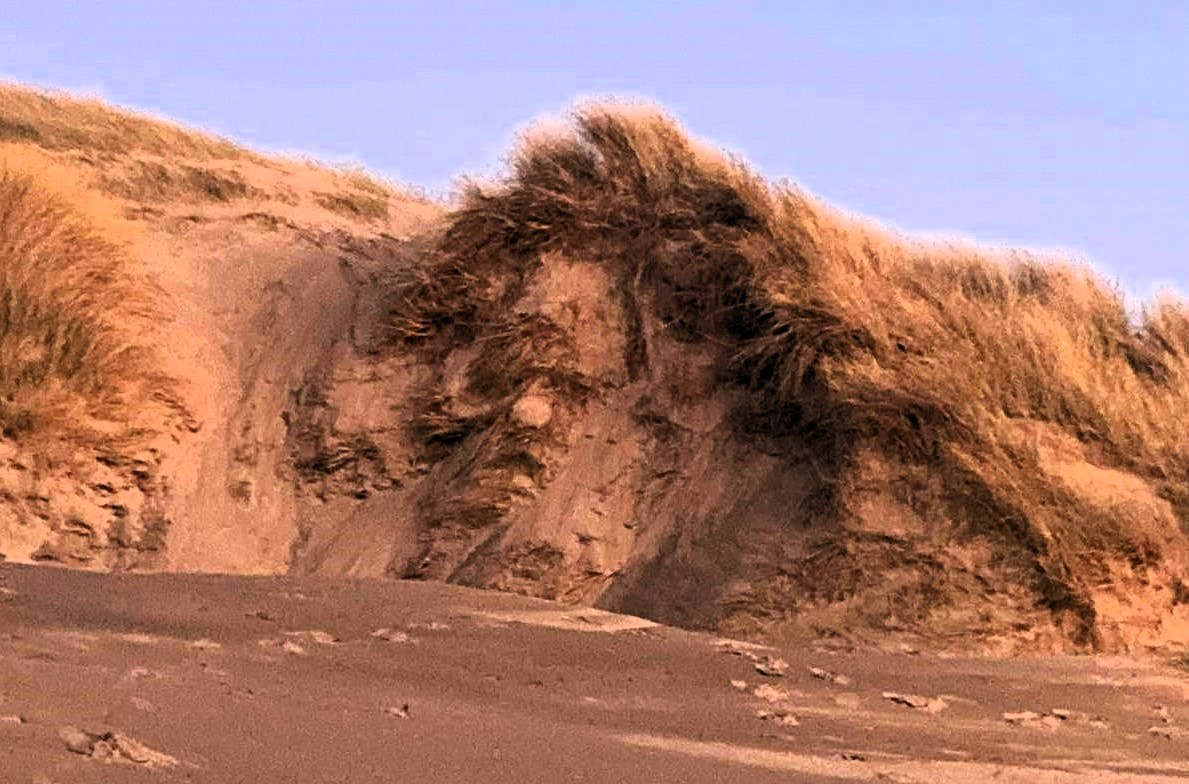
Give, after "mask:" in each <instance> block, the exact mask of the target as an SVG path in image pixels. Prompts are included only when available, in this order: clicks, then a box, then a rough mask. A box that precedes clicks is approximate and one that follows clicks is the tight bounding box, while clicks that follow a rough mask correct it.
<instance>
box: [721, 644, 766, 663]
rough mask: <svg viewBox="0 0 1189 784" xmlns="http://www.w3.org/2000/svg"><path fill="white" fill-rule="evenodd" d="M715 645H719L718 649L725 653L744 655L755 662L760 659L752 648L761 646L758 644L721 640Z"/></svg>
mask: <svg viewBox="0 0 1189 784" xmlns="http://www.w3.org/2000/svg"><path fill="white" fill-rule="evenodd" d="M715 645H716V646H717V647H718V650H720V651H721V652H723V653H726V654H730V655H731V656H742V657H743V658H745V659H747V660H749V661H753V662H758V661H760V657H759V656H758V655H756V654H755V653H753V652H752V650H751V649H753V648H759V647H760V646H758V645H753V644H752V643H746V642H739V641H738V640H720V641H718V642H717V643H715Z"/></svg>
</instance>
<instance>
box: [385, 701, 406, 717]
mask: <svg viewBox="0 0 1189 784" xmlns="http://www.w3.org/2000/svg"><path fill="white" fill-rule="evenodd" d="M384 712H385V713H387V714H388V715H389V716H395V717H396V718H398V719H407V718H409V706H408V704H407V703H406V704H404V705H402V706H400V707H399V708H385V709H384Z"/></svg>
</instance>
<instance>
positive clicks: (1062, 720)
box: [1003, 708, 1110, 730]
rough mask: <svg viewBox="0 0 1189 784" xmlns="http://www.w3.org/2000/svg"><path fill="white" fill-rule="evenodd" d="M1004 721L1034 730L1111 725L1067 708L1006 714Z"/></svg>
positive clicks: (1096, 727)
mask: <svg viewBox="0 0 1189 784" xmlns="http://www.w3.org/2000/svg"><path fill="white" fill-rule="evenodd" d="M1003 720H1004V721H1006V722H1007V723H1008V724H1015V725H1018V726H1024V727H1032V728H1034V729H1050V730H1052V729H1057V728H1058V727H1060V726H1061V725H1063V724H1068V723H1073V722H1076V723H1078V724H1085V725H1087V726H1090V727H1093V728H1094V729H1107V728H1108V727H1109V726H1110V725H1109V724H1108V723H1107V721H1106V719H1104V718H1102V717H1101V716H1095V717H1093V718H1091V717H1090V715H1089V714H1086V713H1082V712H1080V711H1073V710H1068V709H1066V708H1053V709H1052V710H1050V711H1049V712H1047V713H1037V712H1036V711H1020V712H1018V713H1004V714H1003Z"/></svg>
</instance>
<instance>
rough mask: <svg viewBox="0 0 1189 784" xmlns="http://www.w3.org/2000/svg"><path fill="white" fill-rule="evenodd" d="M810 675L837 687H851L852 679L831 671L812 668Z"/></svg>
mask: <svg viewBox="0 0 1189 784" xmlns="http://www.w3.org/2000/svg"><path fill="white" fill-rule="evenodd" d="M809 674H810V675H812V676H813V677H815V678H817V679H818V680H819V681H828V682H830V683H833V684H834V685H835V686H850V678H848V677H846V676H845V675H841V674H839V673H837V672H831V671H830V670H823V669H822V668H821V667H810V668H809Z"/></svg>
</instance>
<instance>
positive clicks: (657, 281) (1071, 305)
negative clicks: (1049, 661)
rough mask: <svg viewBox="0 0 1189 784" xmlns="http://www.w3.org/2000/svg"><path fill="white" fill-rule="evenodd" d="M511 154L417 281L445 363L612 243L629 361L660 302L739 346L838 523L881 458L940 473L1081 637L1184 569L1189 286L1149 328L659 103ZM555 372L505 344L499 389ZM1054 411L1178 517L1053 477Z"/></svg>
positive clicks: (406, 289)
mask: <svg viewBox="0 0 1189 784" xmlns="http://www.w3.org/2000/svg"><path fill="white" fill-rule="evenodd" d="M510 163H511V171H510V174H509V176H508V177H507V178H506V179H505V180H504V181H503V182H501V183H498V184H495V185H487V186H483V185H478V184H472V185H470V186H468V187H467V189H466V190H465V193H464V195H463V199H462V202H461V206H460V207H459V209H457V210H456V211H455V212H454V214H453V215H452V216H451V218H450V220H449V222H448V224H447V226H446V227H445V228H444V229H443V230H442V232H441V233H440V235H439V236H438V237H437V239H436V244H435V248H434V251H433V254H432V261H431V263H428V264H426V265H425V266H424V267H422V268H420V269H417V270H414V271H413V272H412V273H411V275H412V277H410V279H408V280H407V281H405V283H404V284H403V285H402V286H401V288H400V290H399V292H398V294H397V296H396V297H395V299H394V301H393V305H392V320H393V332H394V338H395V339H396V340H397V341H398V342H400V343H403V344H405V345H409V346H420V347H422V349H423V350H427V351H430V352H433V353H436V354H438V355H439V356H440V355H442V353H444V352H445V351H447V350H448V349H449V348H450V347H453V346H457V345H458V344H459V343H466V342H469V341H474V340H476V339H478V338H480V337H481V336H483V337H484V338H485V339H486V337H490V336H491V335H493V334H506V333H509V332H510V331H513V330H514V329H515V325H514V323H513V321H514V316H512V315H510V314H509V312H508V306H509V305H510V304H511V303H513V302H515V301H516V300H517V299H519V298H520V297H521V296H522V295H523V293H524V292H523V290H524V285H525V281H526V280H527V279H528V277H529V276H530V275H531V274H532V272H533V270H534V269H535V268H536V267H537V266H538V265H540V264H542V263H546V262H544V261H543V259H546V258H548V256H549V254H551V253H555V252H556V253H560V254H563V255H567V254H568V255H569V256H571V257H574V258H584V259H597V260H598V261H600V262H601V263H602V264H603V265H604V266H605V267H606V268H607V269H608V270H610V271H611V272H612V274H613V279H614V280H615V281H617V283H616V287H617V292H618V296H619V298H620V299H621V301H622V302H623V304H624V306H625V312H626V313H628V314H629V319H633V320H634V321H635V322H636V324H635V325H634V326H633V325H629V327H632V329H631V330H630V332H631V334H630V335H629V337H630V339H629V340H628V341H627V348H626V352H627V354H628V356H627V357H626V358H625V359H626V361H627V362H626V364H627V367H628V368H629V370H630V372H631V373H632V375H633V377H637V378H638V377H642V376H644V375H646V374H647V373H648V372H649V360H650V356H649V347H648V345H647V340H646V337H645V334H644V332H643V330H641V329H640V327H639V324H640V322H641V320H642V319H643V318H644V315H643V314H645V313H646V312H647V313H648V314H650V315H651V316H652V317H655V318H657V319H659V320H660V321H661V322H662V323H664V324H666V325H667V328H668V330H669V331H670V333H671V334H673V335H676V336H679V337H681V338H682V339H685V340H689V341H711V342H713V343H714V344H716V345H721V346H724V347H725V349H726V351H727V353H728V354H729V356H730V360H729V362H728V363H727V365H726V367H724V374H725V377H726V378H727V380H729V381H730V382H731V383H732V384H734V385H736V386H741V387H743V388H745V389H747V390H750V400H751V402H750V405H749V406H747V407H746V412H745V413H746V416H744V417H743V418H741V420H740V427H741V428H743V429H747V428H756V429H760V430H763V431H765V432H766V433H768V434H773V433H780V434H784V435H788V436H792V437H795V438H796V439H798V440H799V441H800V442H801V443H803V444H807V445H810V446H811V447H813V448H814V451H815V452H816V454H818V455H820V470H821V471H822V472H823V474H824V475H825V477H826V479H827V482H826V486H827V487H830V488H833V489H832V490H831V491H830V492H828V493H826V494H825V495H824V497H822V498H821V499H819V501H818V504H819V507H820V509H819V513H818V517H819V519H820V520H821V521H822V522H823V523H825V522H827V521H843V522H845V520H846V518H847V515H848V514H851V512H850V511H849V509H848V507H847V503H846V501H847V492H848V487H849V484H850V483H851V482H852V479H853V477H854V475H855V472H856V470H857V466H858V464H859V462H860V461H861V459H862V458H863V456H864V455H868V454H873V453H874V454H878V455H882V456H885V457H887V458H889V459H892V460H895V461H899V462H902V463H907V464H910V465H919V466H924V467H925V468H927V470H928V471H929V473H930V475H932V476H936V477H938V478H939V480H940V482H941V485H942V495H943V499H944V501H945V505H946V508H947V509H948V510H949V511H948V516H949V518H950V520H951V521H952V522H953V523H954V524H955V525H957V526H958V527H960V528H961V529H963V530H966V531H969V532H971V533H972V534H973V535H978V536H984V537H990V538H992V539H994V540H996V541H999V542H1001V543H1003V545H1004V546H1005V547H1008V548H1011V549H1013V550H1014V551H1020V552H1022V553H1023V554H1024V556H1025V557H1026V558H1027V559H1028V563H1030V564H1031V567H1030V569H1031V573H1032V579H1033V584H1032V585H1031V586H1029V587H1030V588H1031V589H1032V590H1033V591H1034V592H1035V594H1036V596H1037V597H1038V601H1039V602H1040V603H1041V604H1042V605H1043V606H1046V607H1048V608H1049V609H1050V610H1052V612H1053V613H1054V616H1055V617H1056V618H1057V619H1058V621H1059V622H1060V623H1061V624H1062V625H1063V626H1064V627H1065V628H1067V629H1068V632H1069V634H1070V636H1071V638H1072V639H1074V640H1075V641H1077V642H1080V643H1085V644H1092V643H1093V642H1094V639H1095V634H1096V630H1095V621H1096V618H1095V607H1094V604H1093V601H1092V599H1091V592H1092V590H1093V589H1094V588H1095V587H1097V586H1100V585H1102V584H1103V583H1105V582H1109V581H1110V580H1111V579H1113V578H1112V575H1113V574H1114V572H1112V568H1113V566H1112V565H1113V564H1117V563H1124V564H1127V565H1129V568H1131V569H1134V570H1136V571H1137V572H1142V571H1143V570H1145V569H1147V568H1149V567H1156V566H1157V565H1161V564H1163V565H1165V566H1167V567H1168V568H1169V569H1170V570H1172V571H1173V572H1178V571H1179V570H1181V569H1182V565H1181V564H1179V563H1176V558H1175V556H1177V555H1178V554H1180V553H1183V544H1184V534H1185V532H1186V531H1187V530H1189V489H1187V488H1189V418H1187V417H1186V416H1185V415H1184V412H1186V411H1189V310H1187V308H1186V305H1185V303H1183V302H1179V301H1175V300H1167V301H1162V302H1157V303H1153V304H1151V305H1149V306H1148V307H1147V308H1146V310H1145V311H1144V313H1143V315H1142V318H1141V319H1140V320H1139V323H1138V325H1136V324H1133V323H1132V321H1131V320H1129V318H1128V315H1127V313H1126V310H1125V307H1124V303H1123V300H1122V297H1121V296H1120V294H1119V293H1118V292H1117V291H1115V290H1113V289H1112V288H1110V287H1109V286H1107V285H1106V284H1104V283H1103V282H1102V281H1101V280H1099V279H1098V278H1096V277H1095V276H1094V275H1093V274H1092V273H1091V272H1089V271H1086V270H1084V269H1081V268H1079V267H1077V266H1074V265H1071V264H1064V263H1053V262H1044V261H1042V260H1040V259H1038V258H1036V257H1034V256H1032V255H1029V254H1027V253H1015V254H1006V255H998V254H993V253H990V252H987V251H983V250H979V249H976V248H968V247H960V246H957V245H955V246H946V245H943V244H940V243H923V242H915V241H912V240H910V239H906V238H902V237H898V236H893V235H892V234H891V233H890V232H887V231H884V230H880V229H877V228H875V227H873V226H871V225H868V224H865V223H863V222H860V221H856V220H852V219H849V218H847V217H844V216H843V215H841V214H839V213H838V212H836V211H834V210H832V209H830V208H828V207H826V206H824V205H822V204H821V203H820V202H818V201H817V200H816V199H814V198H813V197H811V196H810V195H808V194H806V193H804V192H802V191H800V190H798V189H797V188H795V187H793V186H790V185H786V184H781V185H779V186H773V185H771V184H769V183H767V182H765V181H763V180H762V179H760V178H759V177H758V176H757V175H755V174H754V173H752V172H751V171H750V170H749V169H748V168H747V167H746V166H745V165H743V164H742V163H740V162H738V161H735V160H730V159H726V158H724V157H722V156H720V155H717V154H715V153H710V152H707V151H706V150H705V149H704V148H701V147H699V146H698V145H696V144H695V143H694V142H692V141H691V140H690V139H689V138H688V137H686V136H685V135H684V134H683V132H682V131H681V129H680V128H679V127H678V126H677V125H676V123H674V122H673V121H672V120H670V119H668V118H667V117H665V116H663V115H662V114H660V113H656V112H653V111H651V110H640V109H636V108H627V107H621V106H616V105H608V104H594V105H589V106H586V107H584V108H582V109H580V110H579V111H578V112H577V113H576V115H575V117H574V127H573V132H566V133H552V134H535V135H533V136H531V137H527V138H526V139H525V140H524V142H523V143H522V144H521V145H520V146H519V148H518V149H517V150H516V151H515V153H514V155H513V157H512V160H511V162H510ZM633 314H635V315H633ZM537 370H538V369H537V368H535V366H534V365H533V364H532V363H531V362H528V363H512V364H511V365H509V366H508V367H507V368H506V369H505V371H504V376H505V377H504V378H503V379H502V382H501V383H500V384H498V385H495V388H498V390H499V391H500V393H501V394H506V393H509V392H512V391H515V390H522V389H524V388H525V387H526V386H527V385H528V384H530V383H531V382H534V381H537V382H543V383H545V384H547V385H548V384H550V383H551V380H550V379H548V378H545V379H539V378H536V376H535V375H534V374H536V373H537ZM1037 427H1039V428H1041V430H1042V431H1044V432H1052V433H1058V434H1064V435H1066V436H1068V437H1072V438H1073V439H1076V442H1077V443H1078V444H1079V445H1080V448H1081V449H1082V450H1083V453H1084V454H1085V455H1086V459H1087V460H1089V461H1090V462H1091V463H1092V464H1093V465H1095V466H1097V467H1100V468H1103V469H1107V470H1116V469H1117V470H1119V471H1122V472H1128V473H1130V474H1132V475H1135V476H1137V477H1139V478H1140V479H1141V480H1143V481H1144V482H1146V483H1147V485H1148V486H1150V487H1153V488H1155V490H1156V491H1157V492H1158V494H1159V495H1160V496H1161V497H1162V498H1163V499H1164V500H1165V501H1166V502H1167V504H1168V508H1169V509H1170V510H1171V516H1169V517H1166V518H1165V519H1163V520H1162V519H1158V518H1151V517H1146V516H1144V515H1137V514H1135V513H1134V511H1133V510H1131V511H1129V510H1128V509H1125V508H1120V507H1114V506H1104V505H1096V504H1094V503H1091V502H1089V501H1087V497H1086V496H1085V495H1084V494H1081V495H1079V494H1078V493H1077V492H1075V491H1074V490H1073V489H1071V484H1070V482H1066V481H1062V479H1061V477H1060V476H1058V475H1057V474H1055V473H1054V472H1053V471H1052V470H1046V467H1045V465H1044V463H1045V459H1046V458H1045V456H1044V450H1043V448H1042V446H1041V443H1040V441H1039V438H1040V437H1039V436H1038V435H1037V432H1038V431H1037V430H1036V428H1037ZM460 437H462V436H460ZM1071 481H1072V480H1071ZM1170 519H1171V520H1176V521H1178V522H1179V525H1180V529H1181V530H1177V525H1176V524H1171V525H1170V524H1168V523H1167V522H1166V521H1167V520H1170Z"/></svg>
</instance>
